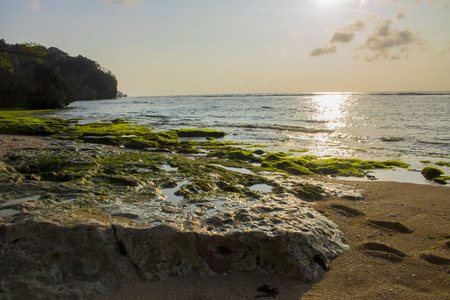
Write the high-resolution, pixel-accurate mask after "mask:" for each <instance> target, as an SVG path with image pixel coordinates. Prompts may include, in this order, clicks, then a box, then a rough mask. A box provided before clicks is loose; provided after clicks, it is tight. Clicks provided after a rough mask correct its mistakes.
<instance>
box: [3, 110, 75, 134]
mask: <svg viewBox="0 0 450 300" xmlns="http://www.w3.org/2000/svg"><path fill="white" fill-rule="evenodd" d="M49 111H51V110H5V109H2V110H0V132H2V133H7V134H30V135H51V134H55V133H59V132H62V131H64V129H65V128H66V127H67V126H68V125H69V124H70V122H69V121H64V120H61V119H56V118H43V117H35V116H31V115H32V114H36V113H43V112H49Z"/></svg>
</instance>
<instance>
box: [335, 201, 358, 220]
mask: <svg viewBox="0 0 450 300" xmlns="http://www.w3.org/2000/svg"><path fill="white" fill-rule="evenodd" d="M331 207H332V208H336V209H337V210H338V212H339V213H340V214H342V215H345V216H351V217H356V216H364V215H365V213H363V212H362V211H359V210H357V209H355V208H351V207H348V206H345V205H340V204H332V205H331Z"/></svg>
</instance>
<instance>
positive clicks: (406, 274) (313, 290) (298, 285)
mask: <svg viewBox="0 0 450 300" xmlns="http://www.w3.org/2000/svg"><path fill="white" fill-rule="evenodd" d="M53 141H54V140H52V139H47V138H42V137H34V136H23V135H0V149H1V150H0V151H1V152H0V157H1V156H3V155H4V154H5V153H6V152H8V151H14V150H16V149H24V148H32V149H42V148H51V147H58V146H57V145H54V144H53ZM108 147H109V146H108ZM111 148H113V147H112V146H111ZM322 180H326V181H330V182H341V183H344V184H346V185H350V186H354V187H355V188H357V189H362V190H364V191H365V199H364V200H359V201H357V200H346V199H342V198H337V197H330V196H327V197H325V198H323V199H321V200H318V201H315V202H310V204H311V206H312V207H314V208H315V209H316V210H318V211H319V212H320V213H322V214H323V215H325V216H326V217H327V218H328V219H329V220H331V221H332V222H334V223H335V224H336V225H338V227H339V229H340V230H342V231H343V233H344V237H345V238H346V240H347V243H348V245H349V246H350V250H346V251H344V252H343V253H342V254H341V255H340V256H339V257H338V258H337V259H335V260H334V261H333V262H332V263H331V265H330V271H328V272H326V273H325V274H324V276H323V278H322V280H321V281H320V282H318V283H316V284H306V283H302V282H299V281H297V280H294V279H290V278H284V277H281V276H278V275H270V274H250V273H239V272H236V273H231V274H229V275H226V276H217V277H210V278H192V277H172V278H169V279H167V280H165V281H158V282H154V283H139V284H134V285H131V286H128V287H125V288H123V289H121V290H120V291H118V292H115V293H114V294H110V295H102V296H99V299H130V298H131V299H148V297H149V295H151V298H152V299H167V298H168V297H170V298H171V299H254V298H255V296H256V295H258V291H257V288H258V287H260V286H262V285H263V284H267V285H269V286H270V287H271V288H277V289H278V290H279V294H278V296H277V297H276V299H380V298H382V299H405V298H406V299H445V298H448V297H450V294H449V292H448V290H449V287H450V276H449V274H450V270H449V269H450V266H449V262H450V235H449V232H450V220H449V215H448V213H449V211H448V210H449V205H448V188H447V187H441V186H433V185H418V184H408V183H396V182H361V181H349V180H345V181H338V180H333V179H324V178H322ZM405 228H406V229H405Z"/></svg>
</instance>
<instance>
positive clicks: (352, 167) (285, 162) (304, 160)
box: [261, 153, 409, 177]
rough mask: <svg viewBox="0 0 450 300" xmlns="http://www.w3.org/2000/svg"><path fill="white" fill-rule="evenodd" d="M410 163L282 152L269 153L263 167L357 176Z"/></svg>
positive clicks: (291, 171)
mask: <svg viewBox="0 0 450 300" xmlns="http://www.w3.org/2000/svg"><path fill="white" fill-rule="evenodd" d="M408 166H409V165H408V164H406V163H403V162H400V161H395V160H387V161H374V160H360V159H354V158H328V159H323V158H321V159H318V158H317V157H315V156H311V155H305V156H303V157H286V156H283V155H280V154H278V153H277V154H269V155H267V156H266V159H265V161H264V162H263V163H262V164H261V167H264V168H267V169H271V170H278V171H284V172H287V173H289V174H293V175H310V174H320V175H340V176H356V177H362V176H364V175H365V172H364V171H365V170H372V169H388V168H393V167H399V168H407V167H408Z"/></svg>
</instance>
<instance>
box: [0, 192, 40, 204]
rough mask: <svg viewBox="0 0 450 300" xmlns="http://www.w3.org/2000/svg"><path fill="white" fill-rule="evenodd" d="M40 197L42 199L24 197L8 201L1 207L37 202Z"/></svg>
mask: <svg viewBox="0 0 450 300" xmlns="http://www.w3.org/2000/svg"><path fill="white" fill-rule="evenodd" d="M39 197H41V195H37V196H30V197H24V198H19V199H12V200H8V201H6V202H5V203H2V205H1V206H2V207H5V206H11V205H14V204H19V203H23V202H27V201H32V200H37V199H39Z"/></svg>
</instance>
